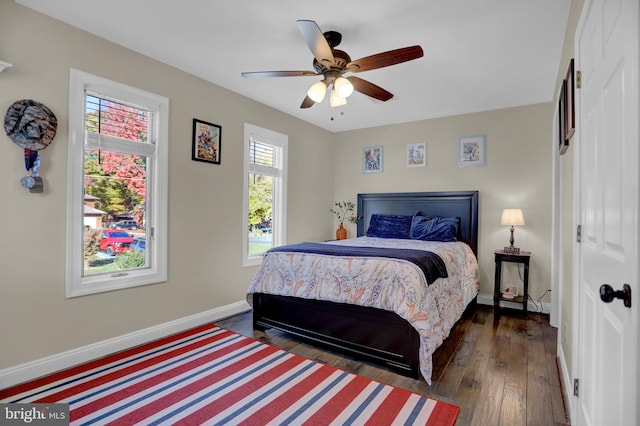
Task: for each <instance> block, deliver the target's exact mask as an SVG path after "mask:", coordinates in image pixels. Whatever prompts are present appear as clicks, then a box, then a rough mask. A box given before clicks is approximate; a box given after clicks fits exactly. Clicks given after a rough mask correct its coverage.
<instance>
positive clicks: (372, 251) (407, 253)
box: [267, 243, 448, 284]
mask: <svg viewBox="0 0 640 426" xmlns="http://www.w3.org/2000/svg"><path fill="white" fill-rule="evenodd" d="M273 252H285V253H291V252H293V253H313V254H324V255H328V256H348V257H386V258H392V259H402V260H406V261H409V262H411V263H414V264H415V265H417V266H418V267H419V268H420V269H421V270H422V272H424V276H425V278H426V279H427V284H433V282H434V281H435V280H437V279H438V278H447V276H448V275H447V268H446V266H445V264H444V261H443V260H442V259H441V258H440V256H438V255H437V254H435V253H433V252H430V251H424V250H413V249H397V248H381V247H354V246H342V245H337V244H322V243H299V244H290V245H286V246H280V247H274V248H272V249H270V250H269V251H268V252H267V253H273Z"/></svg>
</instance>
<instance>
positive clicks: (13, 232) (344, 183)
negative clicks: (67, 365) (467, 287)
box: [0, 1, 554, 369]
mask: <svg viewBox="0 0 640 426" xmlns="http://www.w3.org/2000/svg"><path fill="white" fill-rule="evenodd" d="M25 29H28V30H25ZM0 40H2V43H0V60H4V61H8V62H11V63H13V65H14V67H13V68H12V69H10V70H8V71H6V72H4V73H2V74H0V110H2V111H5V110H6V108H7V107H8V106H9V105H10V104H11V103H12V102H13V101H15V100H17V99H22V98H32V99H35V100H37V101H40V102H43V103H44V104H46V105H48V106H49V107H50V108H51V109H52V110H53V111H54V112H55V113H56V115H57V116H58V119H59V121H60V125H59V128H58V134H57V136H56V138H55V140H54V142H53V144H52V145H51V146H50V147H49V148H47V149H46V150H45V151H43V152H42V161H43V165H42V175H43V176H44V180H45V192H44V194H40V195H37V194H30V193H29V192H28V191H27V190H25V189H23V188H22V187H20V184H19V180H20V178H21V177H22V176H24V175H25V170H24V167H23V165H22V151H21V149H20V148H18V147H17V146H16V145H14V144H13V143H12V142H11V141H10V139H9V138H8V137H7V136H6V135H4V132H1V133H0V173H1V176H2V178H3V179H1V180H0V197H1V198H2V200H3V207H2V209H0V223H2V224H3V225H4V226H3V231H2V241H3V244H1V245H0V270H2V278H1V279H0V339H2V341H3V342H6V341H15V339H17V337H18V336H26V338H25V339H24V340H23V343H16V344H10V345H3V348H2V351H0V369H2V368H6V367H10V366H14V365H18V364H21V363H25V362H27V361H30V360H34V359H38V358H41V357H45V356H49V355H53V354H56V353H59V352H63V351H66V350H70V349H74V348H77V347H81V346H84V345H87V344H91V343H94V342H99V341H102V340H105V339H108V338H112V337H117V336H121V335H123V334H126V333H129V332H133V331H136V330H140V329H144V328H147V327H151V326H154V325H157V324H162V323H165V322H168V321H171V320H174V319H179V318H183V317H185V316H188V315H192V314H196V313H200V312H203V311H207V310H210V309H213V308H216V307H220V306H224V305H227V304H230V303H234V302H237V301H240V300H243V299H244V294H245V289H246V287H247V284H248V282H249V281H250V279H251V278H252V276H253V274H254V273H255V268H242V267H241V240H240V237H239V236H240V232H241V227H242V226H243V223H244V220H243V218H242V214H241V213H242V137H243V123H244V122H249V123H251V124H255V125H258V126H262V127H266V128H269V129H272V130H275V131H278V132H281V133H285V134H287V135H289V150H290V151H289V192H288V210H287V219H288V224H287V233H288V234H287V236H288V241H289V242H296V241H304V240H316V241H317V240H323V239H327V238H329V237H330V236H331V235H332V233H333V232H334V230H335V225H336V224H335V223H332V217H331V214H330V213H329V207H331V206H332V203H333V201H334V200H349V199H351V200H353V201H355V197H356V194H358V193H361V192H392V191H443V190H479V191H480V226H479V230H480V240H479V260H480V268H481V282H482V288H481V293H482V294H483V295H485V296H488V297H490V296H491V294H492V292H493V273H494V267H493V250H495V249H496V248H501V247H503V246H504V245H506V244H507V243H508V238H509V231H508V228H506V227H503V226H500V225H499V218H500V213H501V211H502V209H503V208H507V207H519V208H522V209H523V210H524V214H525V219H526V222H527V225H526V226H525V227H522V228H519V229H518V230H517V231H516V244H517V245H518V246H520V247H522V248H523V249H525V250H530V251H532V252H533V258H532V265H531V286H530V290H529V292H530V294H531V296H533V298H534V299H537V298H538V297H540V296H541V295H542V294H543V293H544V292H545V290H547V289H549V288H550V282H549V277H550V263H551V261H550V244H551V243H550V241H551V235H550V234H551V160H550V143H551V141H550V135H551V124H552V116H553V107H554V104H553V103H548V104H539V105H531V106H525V107H520V108H510V109H504V110H497V111H488V112H483V113H477V114H469V115H464V116H457V117H448V118H441V119H435V120H425V121H420V122H413V123H406V124H401V125H394V126H385V127H380V128H374V129H366V130H360V131H353V132H343V133H338V134H331V133H328V132H326V131H324V130H322V129H319V128H318V127H315V126H311V125H309V124H306V123H304V122H302V121H300V120H297V119H295V118H292V117H290V116H287V115H285V114H282V113H280V112H277V111H275V110H273V109H271V108H268V107H266V106H264V105H261V104H258V103H256V102H253V101H251V100H248V99H246V98H244V97H241V96H239V95H236V94H234V93H231V92H229V91H227V90H225V89H222V88H220V87H218V86H215V85H212V84H209V83H206V82H204V81H203V80H200V79H198V78H195V77H193V76H190V75H188V74H185V73H183V72H180V71H178V70H176V69H174V68H171V67H168V66H166V65H164V64H161V63H159V62H156V61H153V60H151V59H149V58H146V57H143V56H141V55H138V54H136V53H134V52H131V51H129V50H126V49H123V48H121V47H119V46H116V45H114V44H112V43H109V42H107V41H104V40H102V39H99V38H96V37H94V36H92V35H89V34H87V33H84V32H82V31H79V30H77V29H74V28H71V27H69V26H66V25H64V24H61V23H59V22H57V21H55V20H52V19H50V18H47V17H45V16H43V15H40V14H37V13H35V12H33V11H31V10H30V9H26V8H24V7H21V6H18V5H16V4H15V3H13V2H9V1H2V2H0ZM70 67H74V68H77V69H80V70H83V71H87V72H90V73H93V74H97V75H100V76H103V77H106V78H109V79H113V80H116V81H120V82H123V83H125V84H129V85H132V86H136V87H140V88H142V89H144V90H148V91H151V92H154V93H157V94H159V95H163V96H167V97H168V98H169V99H170V125H169V131H170V148H169V154H170V159H169V169H170V175H169V264H168V272H169V279H168V281H167V282H166V283H162V284H158V285H151V286H146V287H139V288H135V289H128V290H122V291H115V292H110V293H105V294H99V295H92V296H85V297H80V298H74V299H65V298H64V286H65V281H64V280H65V242H66V229H65V219H66V206H67V204H66V202H67V199H66V179H67V144H66V139H67V122H68V116H67V115H68V112H67V111H68V79H69V76H68V75H69V68H70ZM194 117H197V118H200V119H203V120H206V121H210V122H213V123H216V124H219V125H221V126H222V135H223V137H222V151H221V152H222V164H221V165H220V166H216V165H209V164H205V163H198V162H193V161H191V147H190V143H189V140H190V137H191V120H192V118H194ZM476 134H484V135H486V138H487V165H486V167H482V168H464V169H461V168H458V167H457V146H458V137H460V136H465V135H476ZM417 142H426V143H427V163H428V165H427V167H426V168H413V169H408V168H406V166H405V150H406V145H407V144H408V143H417ZM371 145H383V146H384V149H385V151H384V173H381V174H375V175H364V174H363V173H362V148H363V147H365V146H371ZM310 224H312V226H310ZM349 231H350V232H351V233H353V231H354V230H353V228H350V229H349ZM505 280H507V281H510V282H514V283H518V282H520V281H519V277H518V273H517V269H516V267H515V265H508V266H507V267H506V273H505ZM542 300H543V301H544V302H548V301H549V298H548V296H547V297H545V298H544V299H542Z"/></svg>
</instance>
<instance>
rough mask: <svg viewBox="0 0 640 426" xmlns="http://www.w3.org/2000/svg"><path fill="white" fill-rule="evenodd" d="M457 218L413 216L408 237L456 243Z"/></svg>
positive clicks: (458, 222) (458, 219)
mask: <svg viewBox="0 0 640 426" xmlns="http://www.w3.org/2000/svg"><path fill="white" fill-rule="evenodd" d="M459 224H460V218H459V217H440V216H413V218H412V220H411V229H410V230H409V237H410V238H411V239H412V240H424V241H443V242H452V241H457V240H458V239H457V238H456V237H457V235H458V226H459Z"/></svg>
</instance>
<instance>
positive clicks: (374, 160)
mask: <svg viewBox="0 0 640 426" xmlns="http://www.w3.org/2000/svg"><path fill="white" fill-rule="evenodd" d="M382 154H383V147H381V146H368V147H366V148H364V149H363V150H362V171H363V173H382Z"/></svg>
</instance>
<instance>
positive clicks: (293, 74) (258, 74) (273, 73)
mask: <svg viewBox="0 0 640 426" xmlns="http://www.w3.org/2000/svg"><path fill="white" fill-rule="evenodd" d="M314 75H319V74H318V73H316V72H314V71H250V72H243V73H242V76H243V77H246V78H250V77H306V76H314Z"/></svg>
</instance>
